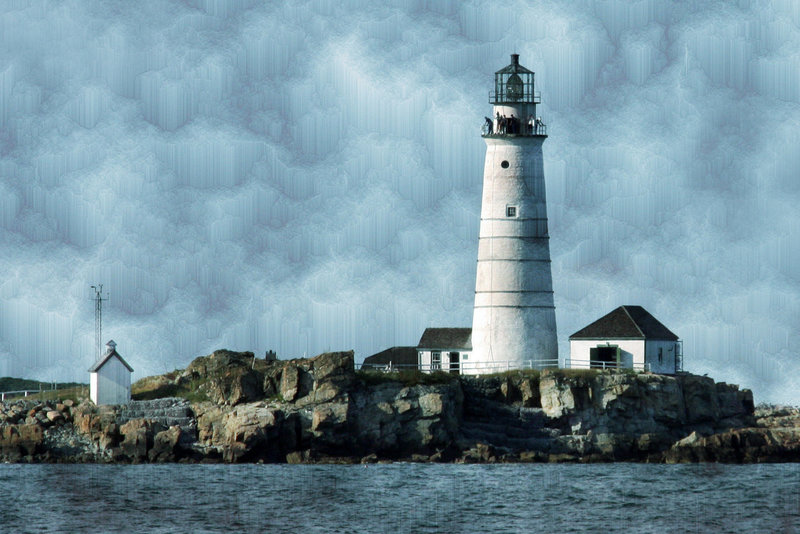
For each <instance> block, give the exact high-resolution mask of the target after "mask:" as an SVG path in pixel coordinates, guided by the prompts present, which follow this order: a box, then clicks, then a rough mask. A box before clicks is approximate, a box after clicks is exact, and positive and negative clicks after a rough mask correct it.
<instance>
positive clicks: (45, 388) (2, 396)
mask: <svg viewBox="0 0 800 534" xmlns="http://www.w3.org/2000/svg"><path fill="white" fill-rule="evenodd" d="M58 389H59V388H58V387H56V384H55V383H53V384H42V385H41V386H40V387H39V389H19V390H17V391H0V401H5V400H6V397H20V396H21V397H27V396H28V395H38V394H40V393H48V392H50V391H58Z"/></svg>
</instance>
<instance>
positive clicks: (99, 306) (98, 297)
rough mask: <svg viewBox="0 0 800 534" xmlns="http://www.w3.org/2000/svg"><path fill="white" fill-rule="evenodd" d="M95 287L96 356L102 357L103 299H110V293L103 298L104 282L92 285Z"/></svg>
mask: <svg viewBox="0 0 800 534" xmlns="http://www.w3.org/2000/svg"><path fill="white" fill-rule="evenodd" d="M91 287H92V289H94V299H92V300H94V343H95V349H96V354H95V357H97V358H99V357H100V348H101V347H102V346H103V301H104V300H108V293H106V298H103V284H100V285H97V286H91Z"/></svg>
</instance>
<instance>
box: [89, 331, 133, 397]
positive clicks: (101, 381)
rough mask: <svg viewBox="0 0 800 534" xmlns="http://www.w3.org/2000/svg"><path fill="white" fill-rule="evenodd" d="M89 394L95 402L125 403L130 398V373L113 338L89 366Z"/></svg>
mask: <svg viewBox="0 0 800 534" xmlns="http://www.w3.org/2000/svg"><path fill="white" fill-rule="evenodd" d="M89 373H90V374H89V377H90V380H89V396H90V397H91V398H92V401H94V403H95V404H97V405H100V404H125V403H126V402H128V401H130V400H131V373H133V367H131V366H130V365H128V362H126V361H125V360H124V359H123V358H122V356H120V355H119V353H118V352H117V344H116V343H114V340H111V341H109V342H108V343H106V352H105V354H103V356H101V357H100V359H99V360H97V362H96V363H95V364H94V365H93V366H91V367H90V368H89Z"/></svg>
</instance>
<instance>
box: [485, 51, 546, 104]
mask: <svg viewBox="0 0 800 534" xmlns="http://www.w3.org/2000/svg"><path fill="white" fill-rule="evenodd" d="M533 78H534V73H533V71H530V70H528V69H526V68H525V67H523V66H522V65H520V64H519V54H511V64H510V65H508V66H507V67H504V68H502V69H500V70H498V71H497V72H495V73H494V91H492V92H491V93H490V94H489V103H490V104H494V105H495V106H502V105H508V104H512V105H513V104H538V103H539V102H540V101H541V97H540V95H539V94H538V93H536V92H535V91H534V86H533Z"/></svg>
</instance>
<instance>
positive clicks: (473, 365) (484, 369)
mask: <svg viewBox="0 0 800 534" xmlns="http://www.w3.org/2000/svg"><path fill="white" fill-rule="evenodd" d="M356 368H360V369H363V370H368V369H369V370H375V371H386V372H392V371H406V370H409V371H423V372H427V373H430V372H435V371H444V372H452V373H462V374H485V373H502V372H504V371H516V370H520V369H557V368H558V360H557V359H552V360H523V361H522V362H519V361H511V360H508V361H505V360H503V361H494V362H470V361H460V362H450V363H447V362H444V363H433V364H419V365H418V364H415V363H409V364H396V363H392V362H389V363H386V364H372V363H366V364H365V363H361V364H356Z"/></svg>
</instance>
